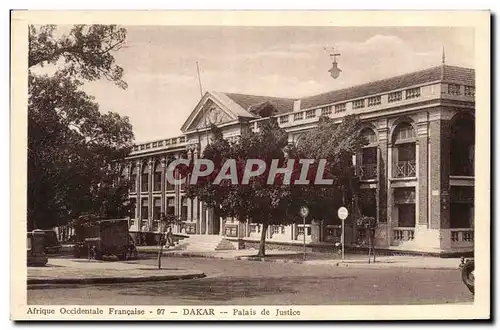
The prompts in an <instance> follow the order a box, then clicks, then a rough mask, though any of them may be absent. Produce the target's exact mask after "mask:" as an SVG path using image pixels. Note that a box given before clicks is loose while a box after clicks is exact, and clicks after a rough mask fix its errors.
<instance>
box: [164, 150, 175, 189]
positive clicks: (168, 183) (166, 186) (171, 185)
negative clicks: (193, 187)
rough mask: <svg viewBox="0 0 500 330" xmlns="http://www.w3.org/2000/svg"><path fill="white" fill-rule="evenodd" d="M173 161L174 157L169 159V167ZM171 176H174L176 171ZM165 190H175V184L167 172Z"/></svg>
mask: <svg viewBox="0 0 500 330" xmlns="http://www.w3.org/2000/svg"><path fill="white" fill-rule="evenodd" d="M172 161H173V159H172V158H169V159H167V164H166V166H167V168H168V165H170V163H171V162H172ZM171 176H172V177H173V178H174V173H172V175H171ZM165 190H166V191H168V192H171V191H174V190H175V185H174V184H173V183H172V182H170V181H169V180H168V175H167V174H165Z"/></svg>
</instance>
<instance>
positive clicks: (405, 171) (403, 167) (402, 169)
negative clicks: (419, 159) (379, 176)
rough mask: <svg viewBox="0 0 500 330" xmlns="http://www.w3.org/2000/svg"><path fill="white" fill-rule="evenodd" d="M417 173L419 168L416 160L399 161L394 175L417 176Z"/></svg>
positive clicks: (401, 176)
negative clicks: (416, 165)
mask: <svg viewBox="0 0 500 330" xmlns="http://www.w3.org/2000/svg"><path fill="white" fill-rule="evenodd" d="M416 174H417V169H416V167H415V161H414V160H411V161H402V162H398V163H397V164H396V167H395V169H394V177H396V178H408V177H415V176H416Z"/></svg>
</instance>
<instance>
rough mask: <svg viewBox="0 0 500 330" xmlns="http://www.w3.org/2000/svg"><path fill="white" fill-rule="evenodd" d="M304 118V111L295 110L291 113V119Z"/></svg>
mask: <svg viewBox="0 0 500 330" xmlns="http://www.w3.org/2000/svg"><path fill="white" fill-rule="evenodd" d="M302 119H304V113H303V112H297V113H294V114H293V120H294V121H295V120H302Z"/></svg>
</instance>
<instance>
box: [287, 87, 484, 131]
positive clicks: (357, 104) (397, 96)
mask: <svg viewBox="0 0 500 330" xmlns="http://www.w3.org/2000/svg"><path fill="white" fill-rule="evenodd" d="M448 94H450V95H460V94H461V89H460V85H458V84H448ZM404 95H405V99H407V100H409V99H414V98H417V97H420V96H421V89H420V87H415V88H410V89H407V90H405V91H404ZM464 95H465V96H474V95H475V88H474V86H464ZM365 100H368V105H367V106H368V107H374V106H377V105H380V104H382V96H380V95H377V96H371V97H369V98H367V99H359V100H354V101H352V108H353V109H354V110H356V109H363V108H365V106H366V102H365ZM401 100H403V91H397V92H391V93H389V94H387V101H388V102H389V103H393V102H398V101H401ZM333 107H334V109H335V113H340V112H344V111H346V103H341V104H335V105H334V106H333ZM331 114H332V106H325V107H322V108H321V116H329V115H331ZM314 117H316V110H307V111H306V112H305V118H306V119H309V118H314ZM302 119H304V112H297V113H294V115H293V120H294V121H297V120H302ZM279 122H280V124H286V123H288V122H289V117H288V115H285V116H281V117H279Z"/></svg>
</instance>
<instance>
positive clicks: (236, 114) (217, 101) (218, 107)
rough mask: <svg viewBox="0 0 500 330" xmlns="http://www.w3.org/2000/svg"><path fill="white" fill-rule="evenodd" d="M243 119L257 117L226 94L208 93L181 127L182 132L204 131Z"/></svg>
mask: <svg viewBox="0 0 500 330" xmlns="http://www.w3.org/2000/svg"><path fill="white" fill-rule="evenodd" d="M241 117H249V118H253V117H256V116H255V115H254V114H252V113H250V112H248V111H247V110H245V109H243V108H242V107H241V106H240V105H238V104H236V103H235V102H233V101H232V100H231V99H230V98H228V97H227V96H226V95H225V94H224V93H217V92H207V93H205V95H204V96H203V97H202V98H201V100H200V102H198V104H197V105H196V107H195V108H194V110H193V111H192V112H191V114H190V115H189V117H188V119H187V120H186V121H185V123H184V125H182V127H181V131H182V132H189V131H193V130H196V129H203V128H205V127H207V126H210V125H211V124H215V125H220V124H224V123H227V122H231V121H235V120H238V119H239V118H241Z"/></svg>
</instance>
